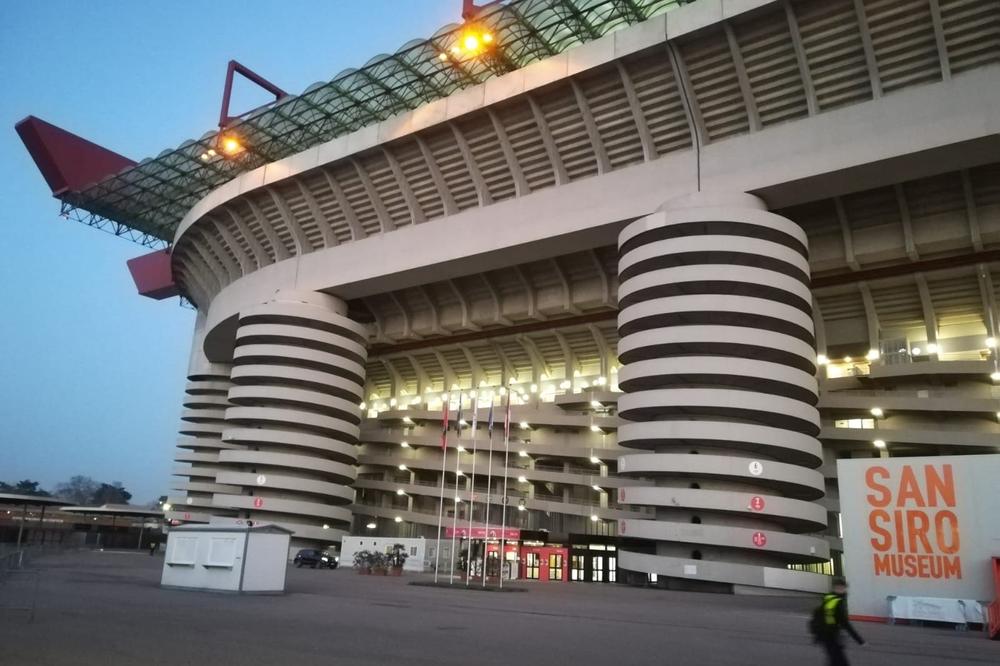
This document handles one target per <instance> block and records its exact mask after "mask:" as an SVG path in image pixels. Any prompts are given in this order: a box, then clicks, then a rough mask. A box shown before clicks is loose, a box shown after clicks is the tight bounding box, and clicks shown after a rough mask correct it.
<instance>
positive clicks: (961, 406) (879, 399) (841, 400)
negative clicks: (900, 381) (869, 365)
mask: <svg viewBox="0 0 1000 666" xmlns="http://www.w3.org/2000/svg"><path fill="white" fill-rule="evenodd" d="M818 406H819V408H820V409H822V410H823V411H824V412H833V411H840V412H850V413H853V414H868V410H869V409H871V408H872V407H876V406H877V407H881V408H882V409H884V410H885V411H886V412H942V413H951V414H956V413H965V414H990V415H995V414H996V413H997V399H996V398H994V397H987V396H983V395H982V394H969V395H962V393H961V392H959V391H942V390H933V389H928V390H926V391H824V392H823V393H822V394H821V395H820V399H819V405H818Z"/></svg>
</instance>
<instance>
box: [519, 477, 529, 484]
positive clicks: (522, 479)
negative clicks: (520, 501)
mask: <svg viewBox="0 0 1000 666" xmlns="http://www.w3.org/2000/svg"><path fill="white" fill-rule="evenodd" d="M517 482H518V483H527V482H528V477H526V476H519V477H517Z"/></svg>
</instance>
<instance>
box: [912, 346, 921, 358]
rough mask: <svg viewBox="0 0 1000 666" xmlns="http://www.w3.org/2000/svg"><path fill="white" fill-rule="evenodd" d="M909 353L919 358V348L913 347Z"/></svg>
mask: <svg viewBox="0 0 1000 666" xmlns="http://www.w3.org/2000/svg"><path fill="white" fill-rule="evenodd" d="M910 353H911V354H913V355H914V356H920V347H914V348H913V349H911V350H910Z"/></svg>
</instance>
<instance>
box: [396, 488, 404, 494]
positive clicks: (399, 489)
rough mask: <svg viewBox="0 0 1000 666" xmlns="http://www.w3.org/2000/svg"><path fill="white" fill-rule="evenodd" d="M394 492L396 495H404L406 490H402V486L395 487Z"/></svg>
mask: <svg viewBox="0 0 1000 666" xmlns="http://www.w3.org/2000/svg"><path fill="white" fill-rule="evenodd" d="M396 494H397V495H405V494H406V491H405V490H403V489H402V488H397V489H396Z"/></svg>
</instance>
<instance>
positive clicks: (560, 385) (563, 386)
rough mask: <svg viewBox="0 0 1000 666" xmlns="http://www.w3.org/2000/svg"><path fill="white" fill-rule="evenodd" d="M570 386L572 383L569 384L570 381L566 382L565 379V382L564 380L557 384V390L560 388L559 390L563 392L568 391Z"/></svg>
mask: <svg viewBox="0 0 1000 666" xmlns="http://www.w3.org/2000/svg"><path fill="white" fill-rule="evenodd" d="M572 385H573V383H572V382H570V380H568V379H567V380H564V381H562V382H559V388H561V389H563V390H565V389H568V388H569V387H571V386H572Z"/></svg>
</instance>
